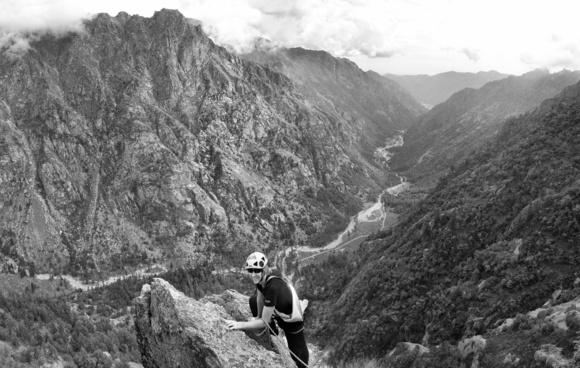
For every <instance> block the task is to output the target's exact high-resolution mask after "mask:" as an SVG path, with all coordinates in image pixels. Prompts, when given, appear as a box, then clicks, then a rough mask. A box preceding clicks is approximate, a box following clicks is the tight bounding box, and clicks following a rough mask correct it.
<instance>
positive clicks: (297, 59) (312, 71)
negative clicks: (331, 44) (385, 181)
mask: <svg viewBox="0 0 580 368" xmlns="http://www.w3.org/2000/svg"><path fill="white" fill-rule="evenodd" d="M242 57H243V58H245V59H248V60H252V61H255V62H258V63H260V64H263V65H268V66H269V67H271V68H272V69H274V70H276V71H279V72H281V73H283V74H284V75H286V76H288V77H289V78H291V79H292V80H293V81H294V82H295V84H296V87H297V89H298V90H299V91H300V93H301V94H303V95H304V97H305V98H306V99H307V100H308V101H309V102H311V103H313V104H314V105H316V106H317V107H319V108H321V109H323V110H324V111H325V113H327V114H329V115H331V116H334V117H335V118H337V119H338V120H341V119H344V120H346V121H347V122H351V124H349V125H350V127H349V128H347V129H353V130H354V131H356V135H357V136H360V137H361V139H360V141H359V142H358V143H359V145H360V147H361V149H362V150H363V151H364V150H367V151H368V152H369V154H370V155H372V153H373V150H374V148H375V147H377V146H381V145H384V142H385V138H386V137H387V136H388V137H392V136H393V135H394V134H395V132H396V130H399V129H405V128H406V127H407V126H408V125H409V124H410V123H411V121H412V120H413V119H415V118H416V117H417V116H419V115H421V114H423V113H425V112H426V111H427V109H426V108H424V107H423V106H421V105H420V104H419V103H418V102H417V101H415V100H414V99H413V98H412V97H411V96H410V95H409V94H408V93H407V92H405V91H404V90H403V89H402V88H401V87H400V86H399V85H397V84H396V83H393V82H391V81H389V80H387V79H385V78H382V77H381V76H380V75H378V74H376V73H374V72H363V71H362V70H361V69H360V68H359V67H358V66H357V65H356V64H355V63H353V62H352V61H350V60H347V59H343V58H335V57H333V56H331V55H330V54H329V53H328V52H325V51H316V50H306V49H303V48H300V47H297V48H290V49H285V48H268V46H267V45H258V47H257V49H256V50H255V51H253V52H252V53H249V54H245V55H242ZM353 123H354V124H353ZM340 130H344V128H342V127H341V128H340Z"/></svg>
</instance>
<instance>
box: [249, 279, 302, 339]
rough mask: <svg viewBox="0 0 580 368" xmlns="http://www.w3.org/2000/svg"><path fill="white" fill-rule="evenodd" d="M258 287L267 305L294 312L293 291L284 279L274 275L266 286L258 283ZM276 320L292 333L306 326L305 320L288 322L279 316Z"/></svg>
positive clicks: (281, 310) (290, 312)
mask: <svg viewBox="0 0 580 368" xmlns="http://www.w3.org/2000/svg"><path fill="white" fill-rule="evenodd" d="M257 288H258V290H259V291H260V292H261V293H262V294H264V306H265V307H274V308H275V309H276V310H277V311H279V312H281V313H284V314H288V315H290V314H292V291H291V290H290V288H289V287H288V285H287V284H286V282H284V280H282V279H280V278H278V277H272V278H271V279H269V280H268V282H267V283H266V286H265V287H262V285H259V284H258V285H257ZM276 321H277V322H278V326H280V327H281V328H282V329H283V330H284V331H287V332H290V333H293V332H298V331H300V330H301V329H302V328H303V326H304V323H303V322H290V323H288V322H285V321H284V320H283V319H282V318H280V317H279V316H276Z"/></svg>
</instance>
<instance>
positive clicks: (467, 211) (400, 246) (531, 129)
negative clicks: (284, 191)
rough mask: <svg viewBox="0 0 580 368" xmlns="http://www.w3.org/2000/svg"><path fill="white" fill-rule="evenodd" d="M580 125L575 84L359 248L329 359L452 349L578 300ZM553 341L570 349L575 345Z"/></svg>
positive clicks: (328, 329) (330, 330) (335, 311)
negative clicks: (406, 347)
mask: <svg viewBox="0 0 580 368" xmlns="http://www.w3.org/2000/svg"><path fill="white" fill-rule="evenodd" d="M579 129H580V84H576V85H574V86H572V87H569V88H567V89H565V90H564V91H563V92H562V93H560V94H559V95H558V96H557V97H555V98H553V99H551V100H547V101H545V102H544V103H542V105H541V106H540V107H538V108H537V109H536V110H534V111H532V112H530V113H527V114H525V115H522V116H520V117H517V118H512V119H510V120H509V121H508V122H507V123H506V124H505V126H504V127H503V128H502V131H501V132H500V133H499V134H498V136H497V138H496V139H494V140H493V142H492V143H490V144H489V145H488V146H487V147H485V148H482V149H481V150H479V152H476V153H473V154H472V155H470V156H469V157H468V158H467V159H466V160H465V161H464V162H463V164H461V165H460V166H458V167H457V168H456V169H455V170H454V171H453V172H452V173H450V174H449V175H447V176H446V177H445V178H444V179H443V180H442V181H441V183H440V184H439V186H438V187H437V188H436V189H435V190H434V191H433V192H432V193H431V194H430V195H429V196H428V197H427V198H426V199H425V200H424V201H423V203H422V204H421V205H420V206H418V207H417V208H416V209H415V211H414V212H413V213H412V214H411V215H410V216H409V217H408V218H407V219H405V220H404V221H403V222H402V223H401V224H400V225H399V227H397V228H395V229H394V230H393V231H392V233H384V234H382V235H380V236H379V237H378V239H375V240H372V241H371V242H370V243H368V244H366V245H365V246H364V248H365V249H367V250H368V252H367V254H366V256H365V262H363V264H364V266H363V267H362V270H361V271H360V272H357V273H356V274H355V275H354V277H353V280H352V281H351V282H350V283H349V284H348V286H347V288H346V291H345V292H344V293H343V294H342V296H341V297H340V299H339V300H338V301H337V302H336V303H335V305H334V306H333V307H332V308H330V312H329V313H330V317H329V318H328V320H327V322H326V325H325V328H323V329H321V332H320V333H321V336H323V337H327V338H328V339H332V336H348V338H346V339H342V340H340V341H337V340H334V345H333V346H334V351H335V352H336V357H335V359H337V360H341V359H352V358H353V357H356V356H377V357H380V356H383V355H384V354H386V353H387V352H388V351H389V349H390V348H392V347H393V346H394V345H395V344H396V343H397V342H400V341H410V342H417V343H422V344H423V345H426V346H429V345H439V344H441V343H444V342H451V343H457V341H459V340H460V339H461V338H462V337H466V336H472V335H475V334H483V333H486V332H489V331H491V330H492V329H493V328H494V327H497V324H498V323H502V321H503V320H504V319H505V318H512V317H513V316H516V315H517V314H518V313H523V314H525V313H528V312H530V311H532V310H534V309H536V308H539V307H541V306H542V305H543V304H544V303H545V302H546V301H547V300H550V299H552V298H553V297H554V295H555V292H556V291H558V294H557V295H559V298H560V299H559V301H560V302H565V301H567V300H571V299H573V298H574V297H576V296H578V294H579V293H580V290H579V289H578V282H577V281H576V279H577V278H578V272H577V270H578V265H579V264H580V249H578V247H577V245H578V244H579V241H580V223H579V222H578V218H579V211H580V154H579V153H580V152H579V151H578V147H579V146H580V141H579V138H580V131H579ZM547 331H548V332H547V334H548V335H547V338H549V337H550V335H549V333H550V331H551V330H547ZM574 333H575V332H574V331H570V333H569V335H570V334H571V335H573V334H574ZM559 336H560V335H559ZM566 336H568V335H566ZM551 339H552V340H553V341H559V342H558V344H564V343H565V344H566V346H559V347H560V348H565V349H566V350H567V351H570V349H571V347H570V342H571V341H572V338H568V337H567V338H565V339H564V338H563V337H557V336H554V337H552V338H551ZM542 341H545V340H543V339H541V338H536V339H534V340H526V342H525V343H526V344H529V349H533V348H535V349H536V350H537V349H539V346H538V345H539V344H542ZM553 341H552V343H554V342H553ZM518 349H519V347H518ZM532 351H533V350H532ZM528 358H529V357H528ZM497 359H499V358H497ZM500 361H501V360H500ZM489 362H491V363H489V364H491V365H489V366H490V367H491V366H493V362H494V359H491V360H490V361H489Z"/></svg>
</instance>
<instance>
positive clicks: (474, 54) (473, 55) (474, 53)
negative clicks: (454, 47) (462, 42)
mask: <svg viewBox="0 0 580 368" xmlns="http://www.w3.org/2000/svg"><path fill="white" fill-rule="evenodd" d="M462 52H463V53H464V54H465V56H467V58H468V59H469V60H471V61H478V60H479V58H480V57H481V55H480V51H479V50H476V49H470V48H467V47H466V48H464V49H463V50H462Z"/></svg>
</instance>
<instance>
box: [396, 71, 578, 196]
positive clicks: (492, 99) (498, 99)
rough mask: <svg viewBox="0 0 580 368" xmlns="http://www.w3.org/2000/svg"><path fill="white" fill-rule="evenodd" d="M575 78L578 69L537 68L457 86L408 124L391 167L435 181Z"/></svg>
mask: <svg viewBox="0 0 580 368" xmlns="http://www.w3.org/2000/svg"><path fill="white" fill-rule="evenodd" d="M578 81H580V72H578V71H567V70H564V71H561V72H558V73H552V74H550V72H549V71H548V70H541V69H538V70H535V71H533V72H529V73H527V74H524V75H522V76H519V77H515V76H511V77H507V78H505V79H501V80H498V81H493V82H489V83H487V84H486V85H484V86H483V87H481V88H480V89H477V90H474V89H464V90H462V91H460V92H457V93H455V94H454V95H453V96H451V97H450V98H449V99H448V100H447V101H445V102H444V103H441V104H439V105H437V106H436V107H435V108H433V109H432V110H430V111H429V112H428V113H427V114H425V115H423V116H421V117H420V118H419V119H417V121H416V122H415V123H414V124H413V125H412V126H411V127H410V128H409V130H408V131H407V132H406V134H405V136H404V139H405V145H404V146H403V147H400V148H397V153H396V155H395V156H394V157H393V159H392V160H391V167H392V168H393V170H397V171H403V172H405V175H406V176H408V178H409V180H411V181H420V182H423V184H425V185H434V184H435V183H436V180H437V179H438V178H439V177H441V176H442V175H444V174H445V172H446V171H447V170H448V169H449V168H450V167H452V166H453V165H457V164H458V163H459V162H460V161H461V160H462V159H463V158H464V157H465V156H466V155H467V154H469V152H470V151H471V150H473V149H476V148H478V147H480V146H481V145H482V144H484V143H485V142H486V141H487V140H488V139H489V138H491V137H493V136H494V135H495V134H497V131H498V130H500V129H501V126H502V124H503V122H504V121H505V119H507V118H508V117H510V116H516V115H518V114H522V113H524V112H526V111H530V110H532V109H533V108H535V107H537V106H538V105H539V104H540V103H541V102H542V101H543V100H545V99H547V98H551V97H553V96H555V95H556V94H557V93H559V92H560V91H562V90H563V89H564V88H565V87H567V86H570V85H572V84H575V83H577V82H578Z"/></svg>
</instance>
